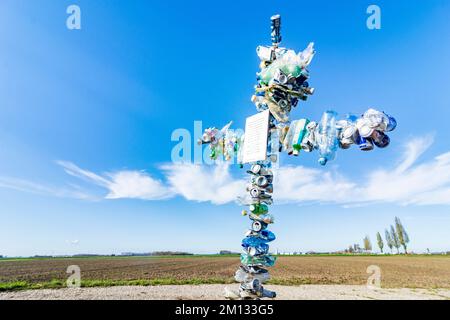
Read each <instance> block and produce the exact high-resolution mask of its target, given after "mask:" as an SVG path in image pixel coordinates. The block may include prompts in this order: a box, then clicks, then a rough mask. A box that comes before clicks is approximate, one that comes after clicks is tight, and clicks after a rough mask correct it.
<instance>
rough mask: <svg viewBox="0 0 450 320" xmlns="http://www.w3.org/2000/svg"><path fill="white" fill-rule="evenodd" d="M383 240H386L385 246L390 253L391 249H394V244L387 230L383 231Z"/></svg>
mask: <svg viewBox="0 0 450 320" xmlns="http://www.w3.org/2000/svg"><path fill="white" fill-rule="evenodd" d="M384 239H385V240H386V244H387V246H388V247H389V250H391V253H392V248H393V247H394V242H393V241H392V237H391V233H390V232H389V230H387V229H385V230H384Z"/></svg>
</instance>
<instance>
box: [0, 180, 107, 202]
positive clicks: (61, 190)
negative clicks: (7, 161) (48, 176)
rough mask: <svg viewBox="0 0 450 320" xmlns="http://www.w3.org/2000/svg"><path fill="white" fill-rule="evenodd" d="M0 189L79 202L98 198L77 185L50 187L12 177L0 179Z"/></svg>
mask: <svg viewBox="0 0 450 320" xmlns="http://www.w3.org/2000/svg"><path fill="white" fill-rule="evenodd" d="M0 188H6V189H12V190H17V191H22V192H29V193H34V194H39V195H50V196H54V197H59V198H74V199H80V200H90V201H92V200H98V197H96V196H94V195H92V194H90V193H88V192H85V191H83V190H82V189H81V188H79V187H78V186H77V185H71V187H70V188H67V187H52V186H48V185H44V184H42V183H37V182H34V181H29V180H26V179H19V178H12V177H4V176H2V177H0Z"/></svg>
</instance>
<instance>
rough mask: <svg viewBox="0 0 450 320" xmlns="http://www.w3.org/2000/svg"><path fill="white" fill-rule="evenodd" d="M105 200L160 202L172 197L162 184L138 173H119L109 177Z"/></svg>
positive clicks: (143, 173) (142, 173)
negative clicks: (126, 199)
mask: <svg viewBox="0 0 450 320" xmlns="http://www.w3.org/2000/svg"><path fill="white" fill-rule="evenodd" d="M109 177H110V179H111V180H110V182H109V183H108V185H107V187H108V189H109V193H108V195H107V196H106V198H107V199H121V198H131V199H143V200H161V199H167V198H170V197H172V196H173V193H172V192H171V191H170V189H169V188H167V187H165V186H164V185H163V183H162V182H161V181H159V180H156V179H154V178H152V177H151V176H149V175H148V174H147V173H145V172H140V171H119V172H116V173H112V174H110V175H109Z"/></svg>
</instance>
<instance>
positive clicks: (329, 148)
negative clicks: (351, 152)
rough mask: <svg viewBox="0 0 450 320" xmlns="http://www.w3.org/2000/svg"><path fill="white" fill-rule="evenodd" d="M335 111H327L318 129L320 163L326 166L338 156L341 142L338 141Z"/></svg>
mask: <svg viewBox="0 0 450 320" xmlns="http://www.w3.org/2000/svg"><path fill="white" fill-rule="evenodd" d="M336 116H337V113H336V112H335V111H331V110H329V111H326V112H325V113H324V114H323V116H322V119H321V120H320V123H319V126H318V127H317V136H316V139H317V146H318V149H319V163H320V164H321V165H322V166H324V165H326V164H327V162H328V161H331V160H333V159H334V158H335V156H336V150H337V148H338V145H339V142H338V139H337V130H336Z"/></svg>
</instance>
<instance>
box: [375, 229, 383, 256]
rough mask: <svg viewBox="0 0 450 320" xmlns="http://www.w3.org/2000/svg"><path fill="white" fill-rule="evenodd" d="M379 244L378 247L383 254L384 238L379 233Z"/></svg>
mask: <svg viewBox="0 0 450 320" xmlns="http://www.w3.org/2000/svg"><path fill="white" fill-rule="evenodd" d="M377 243H378V247H379V248H380V250H381V253H383V247H384V242H383V238H382V237H381V234H380V233H379V232H377Z"/></svg>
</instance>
